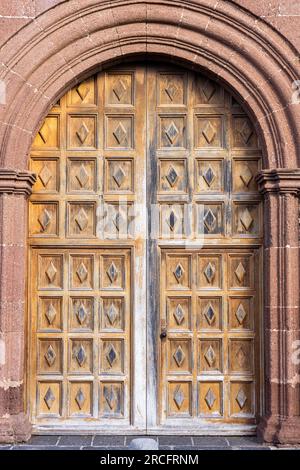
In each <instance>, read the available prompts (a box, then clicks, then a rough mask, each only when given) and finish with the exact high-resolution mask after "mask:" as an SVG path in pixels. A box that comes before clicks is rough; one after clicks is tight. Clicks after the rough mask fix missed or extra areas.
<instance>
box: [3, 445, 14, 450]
mask: <svg viewBox="0 0 300 470" xmlns="http://www.w3.org/2000/svg"><path fill="white" fill-rule="evenodd" d="M11 448H12V446H11V445H5V444H4V445H3V444H0V450H10V449H11Z"/></svg>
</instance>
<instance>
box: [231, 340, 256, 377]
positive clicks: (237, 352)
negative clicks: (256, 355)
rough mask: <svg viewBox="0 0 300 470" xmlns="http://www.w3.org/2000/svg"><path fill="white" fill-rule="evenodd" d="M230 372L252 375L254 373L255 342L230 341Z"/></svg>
mask: <svg viewBox="0 0 300 470" xmlns="http://www.w3.org/2000/svg"><path fill="white" fill-rule="evenodd" d="M229 370H230V371H231V372H233V373H243V374H251V373H252V372H253V340H252V339H244V340H242V339H241V340H239V339H230V341H229Z"/></svg>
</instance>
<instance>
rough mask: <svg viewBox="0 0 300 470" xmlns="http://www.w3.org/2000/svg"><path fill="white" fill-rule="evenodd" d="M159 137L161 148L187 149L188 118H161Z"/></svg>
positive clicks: (179, 116)
mask: <svg viewBox="0 0 300 470" xmlns="http://www.w3.org/2000/svg"><path fill="white" fill-rule="evenodd" d="M159 136H160V137H159V147H160V148H169V149H184V148H186V116H185V115H177V114H175V115H174V116H172V115H165V116H163V115H161V116H159Z"/></svg>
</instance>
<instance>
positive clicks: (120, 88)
mask: <svg viewBox="0 0 300 470" xmlns="http://www.w3.org/2000/svg"><path fill="white" fill-rule="evenodd" d="M126 90H127V88H126V85H125V83H124V82H123V80H121V79H120V78H119V80H118V81H117V82H116V83H115V84H114V86H113V92H114V94H115V95H116V97H117V100H118V101H121V99H122V97H123V96H124V93H125V92H126Z"/></svg>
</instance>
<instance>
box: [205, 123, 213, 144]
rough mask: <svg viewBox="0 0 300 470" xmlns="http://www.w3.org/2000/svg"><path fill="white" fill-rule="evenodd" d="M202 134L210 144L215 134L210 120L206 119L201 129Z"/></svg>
mask: <svg viewBox="0 0 300 470" xmlns="http://www.w3.org/2000/svg"><path fill="white" fill-rule="evenodd" d="M202 134H203V136H204V138H205V140H206V142H207V143H208V144H211V143H212V141H213V140H214V138H215V136H216V129H215V127H214V126H213V125H212V123H211V122H210V121H208V122H207V123H206V125H205V127H204V129H203V130H202Z"/></svg>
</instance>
